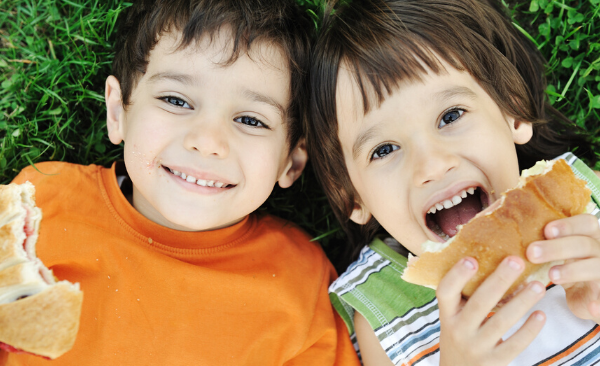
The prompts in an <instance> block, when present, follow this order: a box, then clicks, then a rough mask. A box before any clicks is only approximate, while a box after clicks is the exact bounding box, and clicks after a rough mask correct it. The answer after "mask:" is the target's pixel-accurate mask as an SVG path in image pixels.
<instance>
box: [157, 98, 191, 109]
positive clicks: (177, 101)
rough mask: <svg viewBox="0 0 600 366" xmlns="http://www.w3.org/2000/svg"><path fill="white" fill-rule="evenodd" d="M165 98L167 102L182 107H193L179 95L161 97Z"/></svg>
mask: <svg viewBox="0 0 600 366" xmlns="http://www.w3.org/2000/svg"><path fill="white" fill-rule="evenodd" d="M159 99H162V100H164V101H165V102H167V103H169V104H171V105H173V106H175V107H180V108H191V107H190V105H189V104H188V103H187V102H186V101H185V100H183V99H181V98H177V97H162V98H159Z"/></svg>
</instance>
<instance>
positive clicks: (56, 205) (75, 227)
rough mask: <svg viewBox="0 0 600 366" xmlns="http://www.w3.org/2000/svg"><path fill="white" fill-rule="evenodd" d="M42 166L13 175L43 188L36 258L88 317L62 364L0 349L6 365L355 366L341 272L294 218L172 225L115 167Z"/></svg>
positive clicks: (263, 217) (264, 217)
mask: <svg viewBox="0 0 600 366" xmlns="http://www.w3.org/2000/svg"><path fill="white" fill-rule="evenodd" d="M36 167H37V169H39V171H40V172H42V173H43V174H41V173H40V172H38V171H37V170H36V169H34V168H32V167H28V168H26V169H24V170H23V171H22V172H21V174H19V176H18V177H17V178H15V182H16V183H22V182H24V181H26V180H29V181H30V182H32V183H33V184H34V185H35V186H36V202H37V205H38V207H40V208H41V209H42V215H43V219H42V222H41V226H40V236H39V239H38V243H37V255H38V257H39V258H40V259H41V260H42V261H43V262H44V263H45V264H46V266H48V267H49V268H51V269H52V270H53V271H54V275H55V276H56V277H58V278H59V279H60V280H63V279H67V280H69V281H71V282H79V283H80V286H81V289H82V290H83V294H84V300H83V311H82V315H81V324H80V327H79V333H78V335H77V340H76V341H75V345H74V347H73V349H71V350H70V351H69V352H67V353H66V354H64V355H63V356H61V357H59V358H57V359H56V360H53V361H48V360H45V359H43V358H41V357H36V356H31V355H22V354H7V353H0V364H6V365H52V366H60V365H86V366H92V365H102V366H106V365H136V366H137V365H218V366H225V365H236V366H238V365H260V366H265V365H334V364H336V365H344V366H346V365H359V361H358V358H357V356H356V354H355V352H354V349H353V347H352V344H351V342H350V338H349V336H348V331H347V329H346V326H345V325H344V323H343V322H342V321H341V319H340V318H339V317H338V316H337V314H335V311H334V310H333V308H332V306H331V304H330V302H329V297H328V294H327V287H328V285H329V284H330V283H331V282H332V280H333V279H334V278H335V277H336V274H335V271H334V269H333V267H332V265H331V263H330V262H329V261H328V260H327V258H326V256H325V254H324V252H323V250H322V249H321V248H320V247H319V245H318V244H316V243H311V242H310V241H309V237H308V236H307V234H306V233H304V232H303V231H302V230H301V229H299V228H298V227H297V226H295V225H293V224H291V223H289V222H286V221H284V220H281V219H278V218H275V217H273V216H270V215H261V214H257V213H255V214H252V215H250V216H249V217H247V218H246V219H244V220H242V221H241V222H240V223H238V224H236V225H233V226H231V227H228V228H225V229H220V230H214V231H208V232H182V231H177V230H172V229H168V228H165V227H163V226H160V225H158V224H156V223H154V222H151V221H150V220H148V219H146V218H145V217H144V216H142V215H141V214H140V213H138V212H137V211H136V210H135V209H134V208H133V207H132V206H131V205H130V204H129V203H128V201H127V199H126V198H125V197H124V196H123V194H122V193H121V191H120V188H119V186H118V184H117V179H116V176H115V168H114V166H113V168H112V169H106V168H102V167H99V166H94V165H91V166H81V165H74V164H67V163H54V162H48V163H41V164H37V166H36ZM0 352H2V351H0Z"/></svg>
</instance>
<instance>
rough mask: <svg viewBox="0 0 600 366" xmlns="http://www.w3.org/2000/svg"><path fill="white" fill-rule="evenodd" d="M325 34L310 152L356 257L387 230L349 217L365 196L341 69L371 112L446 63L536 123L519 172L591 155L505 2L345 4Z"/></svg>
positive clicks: (329, 14)
mask: <svg viewBox="0 0 600 366" xmlns="http://www.w3.org/2000/svg"><path fill="white" fill-rule="evenodd" d="M332 10H333V11H332ZM321 29H322V32H321V34H320V35H319V37H318V39H317V43H316V45H315V49H314V54H313V60H312V66H311V114H310V119H309V124H308V126H309V127H308V142H309V143H308V148H309V153H310V155H311V156H312V158H313V167H314V169H315V171H316V173H317V176H318V177H319V180H320V183H321V185H322V186H323V188H324V191H325V193H326V195H327V197H328V199H329V202H330V204H331V206H332V209H333V211H334V213H335V214H336V216H337V218H338V220H339V221H340V223H341V225H342V228H343V229H344V230H345V232H346V234H347V235H348V236H349V239H350V245H349V246H348V250H349V251H350V253H349V259H352V258H353V257H355V256H356V254H357V252H358V250H359V249H360V248H361V247H362V246H364V245H365V244H366V243H368V241H369V240H371V239H372V237H373V235H374V234H375V232H376V231H377V230H378V229H379V224H378V223H377V221H376V220H375V219H374V218H372V219H371V221H370V222H369V223H368V224H367V225H364V226H361V225H356V224H354V223H353V222H351V221H350V220H349V217H350V214H351V213H352V210H353V207H354V203H355V202H356V199H357V194H356V192H355V190H354V188H353V186H352V182H351V181H350V177H349V175H348V171H347V169H346V166H345V163H344V155H343V152H342V148H341V145H340V142H339V139H338V122H337V119H336V97H335V95H336V84H337V76H338V71H339V68H340V66H341V65H342V64H344V66H345V67H348V69H349V70H352V72H353V74H354V77H355V81H356V83H357V85H358V87H359V89H360V91H361V93H362V98H363V106H364V113H367V112H368V111H369V110H370V108H372V106H373V105H376V106H377V105H379V104H380V103H381V102H382V101H383V100H384V98H385V95H386V94H387V93H391V92H393V90H394V88H396V87H398V84H399V82H400V81H402V80H406V79H409V80H419V79H420V78H421V76H422V75H423V74H424V73H426V72H427V71H426V68H425V67H424V66H423V64H424V65H426V67H427V68H429V69H430V70H432V71H433V72H435V73H439V72H443V70H444V69H443V67H442V66H441V64H440V61H439V59H438V57H440V58H442V59H444V60H445V61H446V62H448V63H449V64H450V65H452V66H453V67H454V68H456V69H458V70H464V71H467V72H469V73H470V74H471V75H472V76H473V77H474V78H475V79H476V80H477V81H478V82H479V84H480V85H481V86H482V88H483V89H484V90H485V91H486V92H487V93H488V94H489V95H490V97H491V98H492V99H493V100H494V101H495V102H496V104H498V106H499V107H500V109H501V110H502V111H503V112H504V113H507V114H508V115H511V116H513V117H515V118H516V119H518V120H520V121H528V122H531V123H532V124H533V127H534V133H533V138H532V139H531V141H530V142H529V143H528V144H526V145H517V155H518V158H519V165H520V167H521V168H527V167H530V166H531V165H533V163H534V162H535V161H537V160H540V159H552V158H554V157H556V156H558V155H560V154H561V153H564V152H566V151H568V150H570V149H572V148H575V147H579V149H580V150H579V151H578V154H580V155H586V154H587V155H586V156H588V157H590V158H592V156H593V155H592V153H591V150H590V146H589V142H588V141H587V140H586V138H585V137H584V136H582V135H579V134H575V133H574V132H573V131H574V130H575V129H577V127H576V125H575V124H574V123H572V122H571V121H569V120H568V119H567V118H566V117H564V116H563V115H562V114H560V113H559V112H558V111H557V110H556V109H554V108H553V107H552V106H551V105H550V104H549V102H548V100H547V98H546V95H545V89H546V81H545V77H544V59H543V57H542V56H541V54H540V53H539V52H538V50H537V48H535V46H534V45H533V44H531V43H530V42H529V40H528V39H526V37H524V36H523V35H522V34H521V33H520V32H519V31H518V30H517V29H516V28H515V27H514V26H512V24H511V22H510V20H509V19H508V17H507V16H506V15H505V14H504V13H503V10H502V6H501V5H500V4H499V3H496V2H492V0H490V1H486V0H480V1H477V0H356V1H353V2H351V3H349V2H348V1H344V2H343V3H337V4H331V5H330V8H329V9H328V10H327V11H326V15H325V17H324V21H323V24H322V28H321ZM566 126H568V128H567V127H566ZM559 132H560V133H559Z"/></svg>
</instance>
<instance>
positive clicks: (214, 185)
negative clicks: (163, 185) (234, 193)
mask: <svg viewBox="0 0 600 366" xmlns="http://www.w3.org/2000/svg"><path fill="white" fill-rule="evenodd" d="M162 168H163V169H164V170H166V171H167V172H169V173H171V174H173V175H175V176H177V177H179V178H181V179H183V180H185V181H186V182H188V183H192V184H197V185H199V186H201V187H210V188H233V187H235V186H236V185H235V184H228V183H223V182H219V181H217V180H206V179H198V178H196V177H193V176H191V175H187V174H185V173H183V172H180V171H177V170H174V169H171V168H169V167H167V166H164V165H163V166H162Z"/></svg>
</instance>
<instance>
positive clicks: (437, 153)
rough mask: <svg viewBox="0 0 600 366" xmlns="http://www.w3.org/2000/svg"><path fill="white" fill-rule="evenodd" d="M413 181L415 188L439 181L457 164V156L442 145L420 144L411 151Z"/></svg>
mask: <svg viewBox="0 0 600 366" xmlns="http://www.w3.org/2000/svg"><path fill="white" fill-rule="evenodd" d="M413 156H414V157H413V159H412V160H413V169H414V170H413V171H414V175H413V179H414V184H415V186H423V185H425V184H427V183H429V182H434V181H439V180H441V179H443V178H444V176H445V175H446V174H447V173H448V172H450V171H451V170H453V169H455V168H456V167H457V166H458V164H459V161H460V160H459V158H458V156H457V155H456V154H455V153H454V152H453V151H452V150H451V149H450V148H447V147H445V146H444V145H442V144H440V143H439V142H438V143H421V144H419V146H418V148H416V149H414V150H413Z"/></svg>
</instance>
